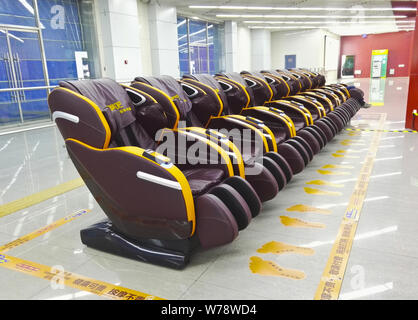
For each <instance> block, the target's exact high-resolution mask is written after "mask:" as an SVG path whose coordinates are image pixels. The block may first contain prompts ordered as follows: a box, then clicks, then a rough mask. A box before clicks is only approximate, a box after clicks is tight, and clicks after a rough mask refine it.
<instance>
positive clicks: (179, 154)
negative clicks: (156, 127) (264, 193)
mask: <svg viewBox="0 0 418 320" xmlns="http://www.w3.org/2000/svg"><path fill="white" fill-rule="evenodd" d="M158 142H161V143H160V144H159V146H158V148H157V151H159V152H160V153H162V154H165V155H167V156H169V157H170V158H172V159H173V160H174V162H175V163H176V165H177V166H179V167H181V168H184V169H186V168H190V167H191V166H193V168H218V169H221V170H223V171H224V173H225V177H232V176H234V168H233V163H232V160H231V158H230V155H229V153H228V151H227V149H225V148H222V147H221V146H219V145H218V144H217V143H215V142H214V141H211V140H210V139H208V138H207V137H204V136H202V135H200V134H196V133H194V132H188V131H186V130H182V129H167V128H166V129H163V130H162V132H161V135H160V137H159V139H158ZM196 153H198V154H196Z"/></svg>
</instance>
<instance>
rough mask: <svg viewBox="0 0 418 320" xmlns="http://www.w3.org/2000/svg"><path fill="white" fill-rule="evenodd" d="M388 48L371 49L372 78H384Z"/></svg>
mask: <svg viewBox="0 0 418 320" xmlns="http://www.w3.org/2000/svg"><path fill="white" fill-rule="evenodd" d="M388 53H389V50H387V49H384V50H373V51H372V67H371V72H370V75H371V77H372V78H386V72H387V64H388Z"/></svg>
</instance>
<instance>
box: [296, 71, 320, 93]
mask: <svg viewBox="0 0 418 320" xmlns="http://www.w3.org/2000/svg"><path fill="white" fill-rule="evenodd" d="M298 70H299V71H300V72H302V73H304V74H306V75H308V76H309V77H310V79H311V80H312V81H313V83H314V86H313V88H312V89H314V88H320V87H322V86H324V85H325V83H326V79H325V76H324V75H322V74H320V73H318V72H314V71H310V70H307V69H298Z"/></svg>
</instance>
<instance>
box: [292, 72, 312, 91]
mask: <svg viewBox="0 0 418 320" xmlns="http://www.w3.org/2000/svg"><path fill="white" fill-rule="evenodd" d="M287 71H288V72H289V73H290V74H291V75H293V76H294V77H296V78H297V79H298V80H299V81H300V83H301V86H302V88H301V91H306V90H309V89H311V88H312V81H311V79H310V78H309V77H308V76H307V75H305V74H303V73H301V72H298V71H291V70H287Z"/></svg>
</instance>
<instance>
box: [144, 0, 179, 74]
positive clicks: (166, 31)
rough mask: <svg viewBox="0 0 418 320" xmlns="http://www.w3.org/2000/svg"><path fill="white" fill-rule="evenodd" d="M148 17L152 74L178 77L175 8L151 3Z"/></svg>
mask: <svg viewBox="0 0 418 320" xmlns="http://www.w3.org/2000/svg"><path fill="white" fill-rule="evenodd" d="M148 19H149V32H150V43H151V60H152V72H153V74H154V75H156V76H157V75H170V76H173V77H175V78H178V77H180V62H179V52H178V42H177V41H178V40H177V37H178V35H177V10H176V8H175V7H168V6H162V5H159V4H158V3H152V4H150V5H149V7H148Z"/></svg>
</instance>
